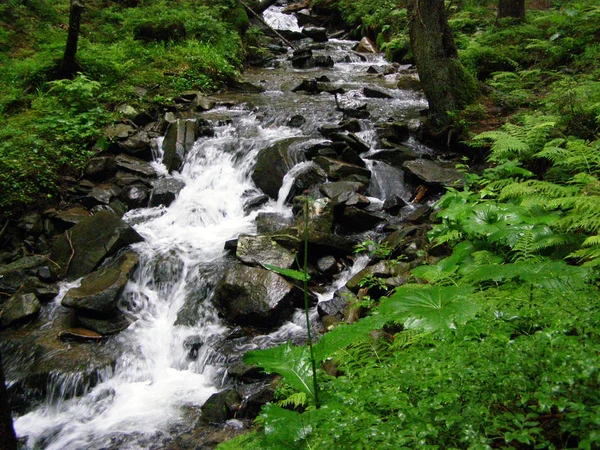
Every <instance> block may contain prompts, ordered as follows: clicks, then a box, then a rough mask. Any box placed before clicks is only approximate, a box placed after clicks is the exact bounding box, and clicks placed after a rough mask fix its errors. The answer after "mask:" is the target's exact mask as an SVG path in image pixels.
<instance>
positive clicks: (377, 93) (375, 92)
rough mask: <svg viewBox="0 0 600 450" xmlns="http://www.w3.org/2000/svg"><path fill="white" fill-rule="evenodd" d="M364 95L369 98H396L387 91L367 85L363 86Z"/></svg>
mask: <svg viewBox="0 0 600 450" xmlns="http://www.w3.org/2000/svg"><path fill="white" fill-rule="evenodd" d="M363 95H364V96H365V97H367V98H385V99H389V98H394V97H393V96H392V95H390V94H388V93H387V92H383V91H381V90H379V89H374V88H370V87H368V86H365V87H364V88H363Z"/></svg>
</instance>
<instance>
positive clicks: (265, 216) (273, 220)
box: [236, 212, 292, 245]
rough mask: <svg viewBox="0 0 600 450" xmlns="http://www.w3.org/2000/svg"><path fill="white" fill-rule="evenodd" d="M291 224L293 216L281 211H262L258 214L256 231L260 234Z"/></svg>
mask: <svg viewBox="0 0 600 450" xmlns="http://www.w3.org/2000/svg"><path fill="white" fill-rule="evenodd" d="M291 224H292V220H291V218H288V217H286V216H283V215H282V214H279V213H272V212H261V213H258V215H257V216H256V232H257V233H259V234H261V233H270V232H273V231H278V230H282V229H283V228H285V227H288V226H290V225H291ZM236 245H237V244H236Z"/></svg>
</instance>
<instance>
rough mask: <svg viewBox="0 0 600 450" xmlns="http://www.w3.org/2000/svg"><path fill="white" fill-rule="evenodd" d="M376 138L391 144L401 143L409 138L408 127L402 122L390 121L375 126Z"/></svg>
mask: <svg viewBox="0 0 600 450" xmlns="http://www.w3.org/2000/svg"><path fill="white" fill-rule="evenodd" d="M375 131H376V132H377V138H378V139H379V140H380V141H381V140H384V139H385V140H386V141H388V142H391V143H393V144H403V143H404V142H406V141H407V140H408V139H409V138H410V127H409V126H408V124H406V123H404V122H390V123H384V124H381V125H378V126H377V127H376V128H375Z"/></svg>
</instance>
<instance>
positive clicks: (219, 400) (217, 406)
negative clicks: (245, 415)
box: [200, 389, 242, 423]
mask: <svg viewBox="0 0 600 450" xmlns="http://www.w3.org/2000/svg"><path fill="white" fill-rule="evenodd" d="M241 403H242V398H241V397H240V394H238V392H237V391H236V390H235V389H225V390H224V391H221V392H217V393H216V394H213V395H211V396H210V397H209V398H208V400H206V403H204V405H202V406H201V408H200V409H201V410H202V419H203V420H204V421H206V422H209V423H223V422H225V421H226V420H227V419H231V418H232V417H234V416H235V413H236V412H237V411H238V410H239V409H240V405H241Z"/></svg>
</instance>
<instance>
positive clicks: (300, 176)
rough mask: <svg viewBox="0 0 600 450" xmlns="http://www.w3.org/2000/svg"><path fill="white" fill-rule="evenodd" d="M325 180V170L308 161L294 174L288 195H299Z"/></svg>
mask: <svg viewBox="0 0 600 450" xmlns="http://www.w3.org/2000/svg"><path fill="white" fill-rule="evenodd" d="M326 181H327V174H326V173H325V171H324V170H323V169H321V168H320V167H319V166H317V165H315V164H312V163H310V164H309V165H308V166H306V167H304V168H303V169H302V170H301V171H300V172H299V173H297V174H296V178H295V179H294V184H293V186H292V189H291V191H290V196H295V195H300V194H302V193H303V192H305V191H308V190H310V189H312V188H314V187H315V186H317V185H319V184H321V183H325V182H326Z"/></svg>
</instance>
